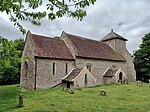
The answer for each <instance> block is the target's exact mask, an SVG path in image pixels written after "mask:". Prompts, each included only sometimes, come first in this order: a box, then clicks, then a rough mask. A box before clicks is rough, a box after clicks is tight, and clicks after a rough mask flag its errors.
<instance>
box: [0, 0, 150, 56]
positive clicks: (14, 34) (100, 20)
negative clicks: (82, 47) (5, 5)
mask: <svg viewBox="0 0 150 112" xmlns="http://www.w3.org/2000/svg"><path fill="white" fill-rule="evenodd" d="M149 7H150V0H97V3H96V4H95V5H94V6H90V7H89V8H87V14H88V15H87V17H85V18H84V20H83V21H77V20H75V19H72V18H67V17H63V18H60V19H56V20H55V21H48V20H47V19H43V20H42V25H41V26H39V27H37V26H34V25H32V24H31V23H27V22H24V23H23V25H24V27H25V28H26V29H27V30H31V32H33V33H38V34H42V35H48V36H56V35H57V36H59V35H60V34H61V32H62V31H66V32H68V33H72V34H76V35H80V36H84V37H88V38H92V39H96V40H100V39H101V38H103V37H104V36H105V35H106V34H107V33H109V32H110V29H111V28H113V29H114V31H115V32H117V33H118V34H120V35H122V36H124V37H125V38H127V39H128V42H127V48H128V49H129V51H130V52H131V53H132V52H133V51H134V50H136V49H138V46H139V44H140V43H141V37H143V36H144V34H145V33H148V32H150V30H149V29H150V21H149V20H150V13H149ZM40 10H42V8H40ZM5 18H7V19H6V20H5ZM0 34H1V35H4V36H5V37H8V38H9V39H14V38H18V37H20V35H21V34H20V32H19V30H18V29H17V28H15V27H14V26H13V25H12V24H11V23H10V22H9V21H8V17H7V16H6V15H0ZM24 37H25V36H24Z"/></svg>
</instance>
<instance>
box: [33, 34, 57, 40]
mask: <svg viewBox="0 0 150 112" xmlns="http://www.w3.org/2000/svg"><path fill="white" fill-rule="evenodd" d="M31 35H34V36H35V37H42V38H43V37H44V38H50V39H56V38H54V37H49V36H46V35H40V34H34V33H31Z"/></svg>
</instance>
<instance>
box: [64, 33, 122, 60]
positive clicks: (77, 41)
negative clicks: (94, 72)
mask: <svg viewBox="0 0 150 112" xmlns="http://www.w3.org/2000/svg"><path fill="white" fill-rule="evenodd" d="M66 35H67V36H68V37H69V39H70V41H71V42H72V44H73V45H74V47H75V50H76V51H77V54H76V56H78V57H83V58H94V59H104V60H115V61H125V59H124V58H123V57H122V56H121V55H120V54H119V53H117V52H116V51H114V50H113V49H112V48H111V47H110V46H109V45H107V44H105V43H103V42H100V41H96V40H91V39H87V38H83V37H80V36H76V35H72V34H68V33H66Z"/></svg>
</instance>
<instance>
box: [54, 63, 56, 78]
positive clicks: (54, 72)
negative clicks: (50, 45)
mask: <svg viewBox="0 0 150 112" xmlns="http://www.w3.org/2000/svg"><path fill="white" fill-rule="evenodd" d="M55 72H56V64H55V63H53V75H55Z"/></svg>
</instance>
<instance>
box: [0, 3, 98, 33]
mask: <svg viewBox="0 0 150 112" xmlns="http://www.w3.org/2000/svg"><path fill="white" fill-rule="evenodd" d="M43 2H44V0H0V12H6V13H7V15H10V21H12V22H13V23H14V25H16V26H17V27H18V28H19V29H20V31H21V32H22V33H23V34H25V33H26V31H25V29H24V28H23V27H22V25H21V24H20V21H29V22H31V23H33V24H34V25H40V24H41V23H40V20H41V19H42V18H44V17H47V18H48V19H50V20H54V19H56V18H60V17H63V16H68V17H73V18H77V19H78V20H82V19H83V17H84V16H86V11H85V7H87V6H89V5H90V4H94V3H95V2H96V0H48V1H46V2H47V3H46V4H45V3H43ZM40 6H43V7H45V8H46V10H44V11H37V9H38V8H39V7H40Z"/></svg>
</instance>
